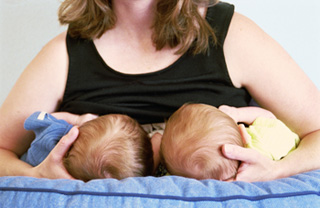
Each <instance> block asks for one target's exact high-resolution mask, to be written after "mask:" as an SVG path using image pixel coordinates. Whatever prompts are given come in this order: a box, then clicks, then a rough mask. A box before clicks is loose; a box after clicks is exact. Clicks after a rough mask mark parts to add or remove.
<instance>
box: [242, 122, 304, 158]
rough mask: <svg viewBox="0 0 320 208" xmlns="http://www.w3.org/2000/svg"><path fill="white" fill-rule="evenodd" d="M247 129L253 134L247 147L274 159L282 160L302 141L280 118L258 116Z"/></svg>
mask: <svg viewBox="0 0 320 208" xmlns="http://www.w3.org/2000/svg"><path fill="white" fill-rule="evenodd" d="M246 130H247V132H248V134H249V135H250V136H251V139H249V141H247V147H248V148H252V149H256V150H258V151H259V152H261V153H262V154H264V155H266V156H268V157H270V158H271V159H273V160H280V159H281V158H283V157H284V156H286V155H287V154H288V153H289V152H291V151H292V150H294V149H296V147H297V146H298V144H299V142H300V139H299V136H298V135H297V134H295V133H294V132H292V131H291V130H290V129H289V128H288V127H287V126H286V125H285V124H284V123H283V122H281V121H280V120H278V119H273V118H263V117H258V118H257V119H256V120H255V121H254V122H253V124H252V125H251V126H249V127H248V128H246Z"/></svg>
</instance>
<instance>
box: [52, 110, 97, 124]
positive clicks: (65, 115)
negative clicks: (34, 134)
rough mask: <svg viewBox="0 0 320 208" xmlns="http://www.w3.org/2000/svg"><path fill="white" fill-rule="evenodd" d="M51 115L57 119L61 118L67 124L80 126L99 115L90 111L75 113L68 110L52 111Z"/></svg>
mask: <svg viewBox="0 0 320 208" xmlns="http://www.w3.org/2000/svg"><path fill="white" fill-rule="evenodd" d="M51 115H52V116H54V117H55V118H57V119H63V120H65V121H66V122H68V123H69V124H72V125H74V126H81V125H82V124H84V123H85V122H87V121H90V120H93V119H95V118H98V117H99V116H98V115H95V114H91V113H86V114H82V115H77V114H72V113H69V112H54V113H51Z"/></svg>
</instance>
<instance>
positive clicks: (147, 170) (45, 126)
mask: <svg viewBox="0 0 320 208" xmlns="http://www.w3.org/2000/svg"><path fill="white" fill-rule="evenodd" d="M53 115H55V116H52V115H50V114H47V113H44V112H36V113H34V114H33V115H31V116H30V117H29V118H28V119H27V120H26V122H25V128H26V129H27V130H33V131H34V132H35V134H36V138H35V140H34V141H33V142H32V144H31V147H30V148H29V150H28V152H27V153H25V154H24V155H23V156H22V157H21V159H22V160H24V161H26V162H28V163H29V164H31V165H33V166H36V165H37V164H39V163H41V162H42V160H44V159H45V158H46V156H47V155H48V154H49V153H50V151H51V150H52V149H53V148H54V146H55V145H56V143H57V142H58V141H59V140H60V138H61V137H62V136H64V135H65V134H66V133H67V132H68V131H69V130H70V129H71V128H72V126H73V125H71V124H69V123H68V122H66V121H65V120H67V121H69V122H71V123H72V121H75V119H70V116H71V114H68V113H55V114H53ZM72 116H74V115H72ZM72 116H71V117H72ZM57 118H60V119H65V120H60V119H57ZM89 120H90V119H89ZM63 163H64V165H65V167H66V169H67V171H68V172H69V173H70V174H71V175H72V176H73V177H74V178H76V179H81V180H83V181H89V180H91V179H97V178H116V179H123V178H127V177H135V176H147V175H151V174H152V171H153V151H152V145H151V140H150V137H149V136H148V134H147V133H146V132H145V131H144V130H143V128H142V127H141V126H140V125H139V124H138V122H137V121H136V120H134V119H132V118H130V117H128V116H126V115H121V114H110V115H105V116H101V117H98V118H95V119H92V120H90V121H87V122H85V123H84V124H83V125H81V126H80V127H79V136H78V138H77V140H76V141H75V142H74V144H73V146H72V147H71V148H70V150H69V152H68V153H67V154H66V156H65V158H64V160H63Z"/></svg>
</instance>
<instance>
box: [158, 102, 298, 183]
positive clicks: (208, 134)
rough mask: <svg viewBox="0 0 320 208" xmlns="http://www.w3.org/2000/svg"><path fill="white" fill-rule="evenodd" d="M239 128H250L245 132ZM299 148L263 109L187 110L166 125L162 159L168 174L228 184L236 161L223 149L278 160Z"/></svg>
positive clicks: (293, 136)
mask: <svg viewBox="0 0 320 208" xmlns="http://www.w3.org/2000/svg"><path fill="white" fill-rule="evenodd" d="M254 121H255V122H254ZM238 122H244V123H246V124H252V126H250V127H249V128H247V129H246V128H244V126H243V124H240V125H239V126H238V124H237V123H238ZM298 142H299V138H298V136H297V135H296V134H294V133H293V132H291V131H290V129H288V128H287V127H286V126H285V125H284V124H283V123H282V122H281V121H279V120H277V119H276V118H275V116H274V115H273V114H272V113H271V112H269V111H266V110H264V109H262V108H258V107H243V108H234V107H229V106H221V107H220V110H219V109H217V108H215V107H213V106H210V105H205V104H185V105H183V106H182V107H181V108H180V109H178V110H177V111H176V112H175V113H174V114H173V115H172V116H171V117H170V118H169V119H168V121H167V122H166V127H165V130H164V133H163V137H162V141H161V147H160V156H161V158H162V162H163V163H164V165H165V166H166V168H167V170H168V172H169V173H170V174H173V175H180V176H185V177H189V178H196V179H209V178H212V179H217V180H222V181H227V180H230V179H233V178H234V177H235V175H236V173H237V169H238V167H239V161H235V160H230V159H227V158H225V157H224V156H223V155H222V151H221V147H222V145H224V144H234V145H239V146H247V147H250V148H254V149H256V150H258V151H260V152H262V153H263V154H265V155H267V156H269V157H270V158H272V159H275V160H278V159H281V158H282V157H284V156H285V155H286V154H288V153H289V152H290V151H292V150H293V149H295V148H296V146H297V144H298ZM270 146H272V147H271V148H270ZM278 146H284V147H282V148H280V150H279V149H278V148H277V147H278Z"/></svg>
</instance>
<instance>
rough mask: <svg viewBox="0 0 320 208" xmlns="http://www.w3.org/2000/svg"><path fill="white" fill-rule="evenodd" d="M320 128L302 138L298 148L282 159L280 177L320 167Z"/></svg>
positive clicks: (279, 169)
mask: <svg viewBox="0 0 320 208" xmlns="http://www.w3.org/2000/svg"><path fill="white" fill-rule="evenodd" d="M319 150H320V130H318V131H315V132H313V133H310V134H308V135H307V136H305V137H304V138H303V139H301V141H300V144H299V146H298V148H297V149H296V150H294V151H292V152H291V153H290V154H288V155H287V156H286V157H285V158H284V159H282V160H280V161H279V162H278V163H279V166H278V167H279V168H277V170H278V174H279V177H280V178H284V177H288V176H291V175H295V174H299V173H303V172H307V171H311V170H316V169H320V154H319Z"/></svg>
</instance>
